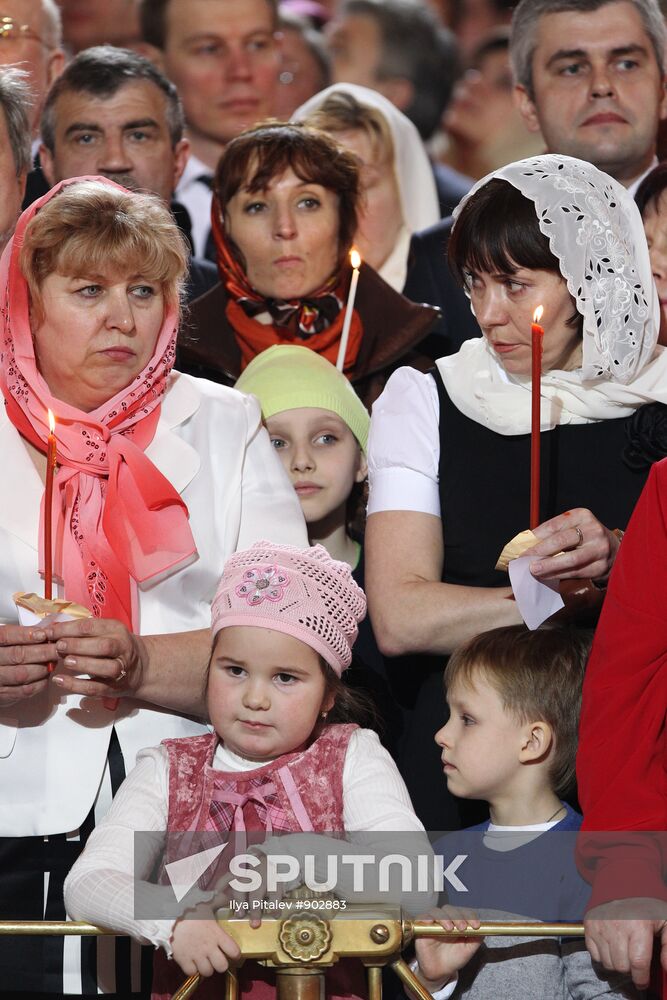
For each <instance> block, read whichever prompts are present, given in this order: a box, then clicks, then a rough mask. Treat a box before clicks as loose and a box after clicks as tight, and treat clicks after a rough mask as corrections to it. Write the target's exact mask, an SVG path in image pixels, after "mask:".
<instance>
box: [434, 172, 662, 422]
mask: <svg viewBox="0 0 667 1000" xmlns="http://www.w3.org/2000/svg"><path fill="white" fill-rule="evenodd" d="M493 178H499V179H501V180H505V181H508V182H509V183H510V184H512V185H513V186H514V187H516V188H517V189H518V190H519V191H521V193H522V194H524V195H525V196H526V197H527V198H529V199H530V200H531V201H532V202H533V203H534V205H535V212H536V215H537V220H538V224H539V227H540V230H541V232H542V233H543V234H544V235H545V236H546V237H547V238H548V240H549V246H550V248H551V251H552V253H553V254H554V256H555V257H556V259H557V261H558V264H559V267H560V271H561V274H562V275H563V278H564V279H565V280H566V282H567V286H568V289H569V292H570V294H571V295H572V298H573V299H574V302H575V304H576V307H577V309H578V311H579V312H580V313H581V315H582V317H583V345H582V347H583V352H582V356H583V360H582V367H581V368H580V369H577V370H576V371H567V372H565V371H555V370H554V371H550V372H546V373H544V374H543V376H542V397H543V399H542V428H543V429H548V428H550V427H554V426H555V425H556V424H559V423H584V422H588V421H593V420H603V419H608V418H610V417H622V416H627V415H629V414H630V413H632V412H633V410H635V409H636V408H637V407H638V406H641V405H643V404H644V403H647V402H652V401H654V400H660V401H661V402H667V352H665V351H664V350H663V348H660V347H656V344H657V339H658V329H659V322H660V303H659V300H658V296H657V291H656V288H655V283H654V281H653V276H652V273H651V264H650V260H649V253H648V246H647V243H646V237H645V235H644V226H643V223H642V219H641V216H640V214H639V211H638V209H637V206H636V205H635V203H634V201H633V199H632V197H631V196H630V195H629V194H628V192H627V191H626V189H625V188H624V187H623V186H622V185H621V184H619V183H618V182H617V181H615V180H613V179H612V178H611V177H609V176H608V175H607V174H605V173H603V172H602V171H601V170H598V169H597V167H594V166H593V165H592V164H590V163H587V162H585V161H583V160H576V159H574V158H573V157H570V156H559V155H555V154H551V153H550V154H546V155H544V156H535V157H531V158H529V159H526V160H519V161H518V162H517V163H510V164H508V165H507V166H505V167H502V168H501V169H499V170H496V171H494V172H493V173H492V174H489V175H488V176H487V177H484V178H482V180H480V181H478V182H477V183H476V184H475V185H474V187H473V188H472V190H471V191H470V193H469V194H468V195H466V197H465V198H464V199H463V200H462V201H461V204H460V205H459V206H458V208H457V209H456V211H455V212H454V218H455V219H456V218H457V217H458V215H459V214H460V212H461V209H462V207H463V205H465V203H466V202H467V201H468V199H469V198H471V197H473V195H474V194H475V192H477V191H478V190H479V189H480V188H482V187H484V185H485V184H487V183H488V182H489V181H490V180H492V179H493ZM546 333H547V336H548V320H547V325H546ZM437 364H438V369H439V371H440V372H441V374H442V377H443V379H444V381H445V385H446V387H447V391H448V392H449V394H450V396H451V398H452V400H453V402H454V403H455V405H456V406H457V407H458V408H459V409H460V410H462V412H464V413H466V415H468V416H470V417H472V419H474V420H477V421H478V422H479V423H483V424H485V425H487V426H489V427H491V428H492V429H494V430H497V431H499V432H500V433H502V434H522V433H526V432H527V431H528V430H529V429H530V408H529V406H527V405H526V396H527V391H529V390H530V378H524V377H520V376H510V375H507V373H506V372H505V371H504V369H503V368H502V366H501V365H500V363H499V361H498V360H497V358H496V356H495V355H494V354H493V352H492V351H491V349H490V348H489V347H488V345H487V342H486V339H485V338H482V339H481V340H480V339H476V340H470V341H467V342H466V343H465V344H464V345H463V347H462V348H461V350H460V351H459V352H458V354H456V355H454V356H453V357H451V358H442V359H441V360H440V361H438V363H437Z"/></svg>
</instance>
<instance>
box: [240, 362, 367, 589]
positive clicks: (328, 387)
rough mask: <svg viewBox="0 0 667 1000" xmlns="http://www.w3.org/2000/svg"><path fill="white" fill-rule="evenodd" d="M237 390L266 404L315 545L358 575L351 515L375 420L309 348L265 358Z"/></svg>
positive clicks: (266, 420) (264, 413)
mask: <svg viewBox="0 0 667 1000" xmlns="http://www.w3.org/2000/svg"><path fill="white" fill-rule="evenodd" d="M236 388H237V389H239V390H241V392H247V393H252V395H253V396H256V397H257V399H258V400H259V403H260V406H261V407H262V416H263V418H264V423H265V424H266V427H267V430H268V432H269V435H270V437H271V443H272V444H273V446H274V448H275V449H276V451H277V452H278V455H279V456H280V459H281V461H282V463H283V465H284V467H285V470H286V472H287V474H288V476H289V477H290V480H291V482H292V485H293V486H294V489H295V490H296V493H297V495H298V497H299V500H300V502H301V508H302V510H303V513H304V517H305V519H306V524H307V525H308V535H309V538H310V541H311V544H315V543H316V542H319V543H320V544H321V545H323V546H324V547H325V548H326V550H327V551H328V552H329V554H330V555H331V556H332V557H333V558H334V559H341V560H343V561H344V562H346V563H348V564H349V565H350V566H351V567H352V569H353V570H355V569H356V568H357V566H358V563H359V558H360V545H359V542H358V541H356V540H355V539H354V538H353V537H352V535H351V534H350V521H351V519H352V517H353V515H354V511H353V510H352V509H351V508H353V507H355V506H359V502H360V501H361V493H362V490H363V486H362V484H363V483H364V481H365V479H366V473H367V466H366V445H367V441H368V428H369V424H370V418H369V415H368V412H367V410H366V408H365V407H364V405H363V403H362V402H361V400H360V399H359V397H358V396H357V394H356V392H355V391H354V389H353V388H352V386H351V385H350V383H349V382H348V380H347V379H346V378H345V376H344V375H342V374H341V373H340V372H339V371H338V370H337V369H336V368H335V367H334V366H333V365H332V364H331V363H330V362H329V361H327V360H326V359H325V358H323V357H321V356H320V355H319V354H316V353H315V351H311V350H310V349H309V348H307V347H297V346H293V345H281V346H278V347H270V348H269V349H268V350H266V351H263V352H262V353H261V354H258V355H257V356H256V357H255V358H253V360H252V361H251V362H250V364H249V365H248V367H247V368H246V369H245V371H244V372H243V374H242V375H241V377H240V378H239V380H238V382H237V383H236Z"/></svg>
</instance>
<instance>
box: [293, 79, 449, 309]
mask: <svg viewBox="0 0 667 1000" xmlns="http://www.w3.org/2000/svg"><path fill="white" fill-rule="evenodd" d="M334 94H349V95H350V96H351V97H353V98H354V99H355V100H356V101H357V103H358V104H360V105H361V106H362V107H366V108H372V109H373V110H374V111H376V112H378V114H380V115H382V117H383V118H384V120H385V122H386V124H387V127H388V129H389V132H390V134H391V138H392V143H393V146H394V173H395V175H396V182H397V185H398V194H399V198H400V202H401V211H402V214H403V222H404V226H403V229H402V230H401V232H400V234H399V239H398V241H397V245H396V247H395V250H394V253H393V254H390V256H389V258H388V259H387V261H385V263H384V264H383V265H382V267H381V268H380V271H379V273H380V274H381V276H382V277H383V278H384V280H385V281H386V282H388V284H390V285H391V286H392V288H394V289H395V290H396V291H398V292H400V291H402V290H403V286H404V285H405V278H406V274H407V262H408V253H409V250H410V236H411V235H412V233H416V232H419V231H420V230H422V229H427V228H428V227H429V226H433V225H435V223H436V222H438V221H439V220H440V208H439V205H438V192H437V190H436V186H435V179H434V176H433V169H432V167H431V163H430V161H429V158H428V156H427V154H426V149H425V148H424V143H423V142H422V140H421V138H420V135H419V132H418V131H417V129H416V128H415V126H414V125H413V124H412V122H411V121H410V119H409V118H407V117H406V115H404V114H403V112H402V111H399V110H398V108H397V107H395V106H394V105H393V104H392V103H391V101H389V100H387V98H386V97H384V96H383V95H382V94H379V93H378V92H377V91H376V90H370V89H369V88H368V87H360V86H358V85H357V84H355V83H334V84H332V86H331V87H327V88H326V89H325V90H321V91H320V92H319V94H315V95H314V96H313V97H311V98H309V100H307V101H306V102H305V104H302V105H301V107H300V108H297V109H296V111H295V112H294V114H293V115H292V121H296V122H301V121H305V120H306V119H307V118H309V117H310V116H311V115H313V114H315V112H316V111H319V110H320V108H321V107H322V105H323V104H324V102H325V101H326V100H327V98H329V97H331V96H332V95H334ZM334 138H335V134H334Z"/></svg>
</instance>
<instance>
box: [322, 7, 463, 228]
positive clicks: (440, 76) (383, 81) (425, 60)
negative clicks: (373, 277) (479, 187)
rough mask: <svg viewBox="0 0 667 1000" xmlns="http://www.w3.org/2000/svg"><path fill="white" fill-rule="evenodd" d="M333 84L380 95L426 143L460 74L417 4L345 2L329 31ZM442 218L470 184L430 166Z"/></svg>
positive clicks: (443, 32)
mask: <svg viewBox="0 0 667 1000" xmlns="http://www.w3.org/2000/svg"><path fill="white" fill-rule="evenodd" d="M327 38H328V44H329V52H330V54H331V63H332V82H333V83H356V84H359V85H360V86H362V87H370V88H371V89H372V90H377V91H378V92H379V93H381V94H383V95H384V96H385V97H386V98H387V99H388V100H390V101H391V102H392V104H395V105H396V107H397V108H398V109H399V111H402V112H403V114H404V115H407V117H408V118H409V119H410V121H412V122H413V123H414V125H415V126H416V128H417V130H418V131H419V134H420V135H421V137H422V139H423V140H424V141H426V140H427V139H430V137H431V136H432V135H433V133H434V132H435V131H436V129H437V128H438V126H439V124H440V118H441V116H442V112H443V111H444V109H445V107H446V105H447V103H448V101H449V98H450V96H451V92H452V88H453V86H454V82H455V80H456V78H457V76H458V72H459V58H458V47H457V44H456V41H455V39H454V36H453V35H452V33H451V32H450V31H449V30H448V29H447V28H445V27H444V26H443V25H442V24H441V23H440V20H439V18H438V17H437V15H436V14H435V13H434V11H433V10H431V9H430V8H429V7H428V6H427V5H426V4H422V3H420V2H419V0H343V3H342V4H341V6H340V7H339V9H338V12H337V15H336V17H335V19H334V20H333V21H332V22H331V24H330V25H329V26H328V29H327ZM433 170H434V174H435V181H436V186H437V189H438V200H439V202H440V214H441V215H443V216H445V215H451V213H452V211H453V209H454V208H455V206H456V205H457V204H458V202H459V201H460V200H461V198H462V197H463V195H464V194H466V192H467V191H468V190H469V189H470V186H471V184H472V181H471V180H470V179H469V178H467V177H463V176H462V175H461V174H459V173H457V172H456V171H455V170H453V169H452V168H451V167H445V166H442V165H437V166H436V165H434V168H433Z"/></svg>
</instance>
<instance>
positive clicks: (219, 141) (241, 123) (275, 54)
mask: <svg viewBox="0 0 667 1000" xmlns="http://www.w3.org/2000/svg"><path fill="white" fill-rule="evenodd" d="M139 16H140V24H141V32H142V38H143V41H144V43H145V46H146V51H147V54H148V55H149V56H150V58H151V59H153V60H154V61H155V62H156V64H157V65H158V66H159V67H160V68H161V69H162V70H163V71H164V73H165V74H166V75H167V76H168V77H169V79H170V80H172V81H173V82H174V83H175V84H176V87H177V88H178V92H179V94H180V96H181V100H182V101H183V108H184V111H185V120H186V126H187V135H188V139H189V141H190V146H191V150H192V152H191V156H190V160H189V162H188V165H187V167H186V169H185V171H184V173H183V176H182V178H181V181H180V183H179V185H178V188H177V191H176V195H177V198H178V200H179V201H180V202H181V203H182V204H183V205H185V207H186V208H187V210H188V212H189V214H190V218H191V220H192V238H193V244H194V248H195V253H196V254H197V255H198V256H200V257H201V256H210V257H211V259H215V254H214V251H213V249H212V246H211V243H210V240H209V236H210V229H211V227H210V216H211V181H212V178H213V174H214V172H215V168H216V166H217V163H218V160H219V159H220V155H221V154H222V151H223V150H224V148H225V146H226V145H227V143H228V142H229V141H230V140H231V139H233V138H234V137H235V136H237V135H239V133H240V132H242V131H243V130H244V129H246V128H248V127H250V126H251V125H254V124H255V123H256V122H260V121H262V120H264V119H265V118H268V117H270V116H271V115H272V114H273V95H274V93H275V91H276V89H277V87H278V75H279V73H280V69H281V61H280V48H279V41H278V38H277V3H276V0H140V6H139ZM207 243H208V251H207Z"/></svg>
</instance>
